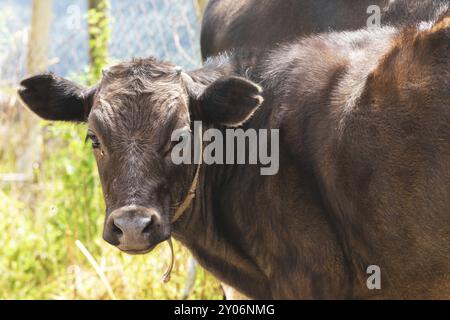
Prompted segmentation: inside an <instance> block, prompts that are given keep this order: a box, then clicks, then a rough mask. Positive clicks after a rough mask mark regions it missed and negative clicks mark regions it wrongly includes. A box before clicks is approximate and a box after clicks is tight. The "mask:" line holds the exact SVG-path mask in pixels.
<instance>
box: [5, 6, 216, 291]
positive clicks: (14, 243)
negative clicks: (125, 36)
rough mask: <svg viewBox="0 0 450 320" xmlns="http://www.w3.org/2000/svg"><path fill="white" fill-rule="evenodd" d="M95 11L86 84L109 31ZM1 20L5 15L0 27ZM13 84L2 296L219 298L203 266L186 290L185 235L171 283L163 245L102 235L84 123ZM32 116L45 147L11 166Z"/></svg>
mask: <svg viewBox="0 0 450 320" xmlns="http://www.w3.org/2000/svg"><path fill="white" fill-rule="evenodd" d="M0 1H1V0H0ZM104 2H105V1H100V3H104ZM101 9H102V10H103V9H104V8H101ZM102 12H104V11H102ZM88 19H89V20H88V21H89V24H90V25H92V26H95V28H98V29H95V30H92V29H91V30H90V35H91V36H90V43H91V46H90V47H91V51H90V53H91V61H92V64H91V66H90V68H89V70H90V71H88V72H86V73H84V74H78V75H73V76H72V78H73V79H75V80H77V81H80V82H85V83H90V82H93V81H95V80H96V78H97V77H98V76H99V74H100V70H101V68H102V67H103V64H104V63H106V61H107V49H106V48H105V47H102V46H101V44H104V43H107V41H108V38H109V36H110V30H109V27H108V24H105V23H104V16H103V13H100V14H97V13H96V12H95V8H94V9H93V8H90V10H89V15H88ZM96 19H97V20H96ZM98 21H102V22H101V23H97V22H98ZM2 26H4V23H3V24H2V17H1V16H0V35H1V33H2V32H4V31H3V30H4V28H3V29H2ZM93 33H96V34H97V37H98V39H100V40H99V42H95V41H93V40H92V39H93V38H95V37H93V36H92V34H93ZM0 40H1V39H0ZM99 44H100V45H99ZM15 89H16V88H14V87H10V86H9V87H5V86H3V87H2V86H0V137H1V141H0V230H1V231H0V243H1V244H2V245H1V249H0V299H112V298H118V299H181V298H186V297H188V298H190V299H220V298H222V290H221V289H220V285H219V283H218V282H217V281H216V280H215V279H213V277H212V276H210V275H209V274H207V272H205V271H204V270H202V269H201V268H197V277H196V278H195V282H194V285H193V288H192V290H190V291H189V290H187V289H186V285H187V284H189V280H188V279H190V278H192V276H189V275H188V273H189V270H190V268H189V264H190V255H189V253H188V251H187V250H186V249H185V248H183V247H182V246H181V245H180V244H178V243H175V255H176V260H175V269H174V271H173V273H172V280H171V281H170V282H169V283H168V284H164V283H162V281H161V280H160V279H161V276H162V275H163V273H164V272H165V270H166V267H167V265H168V263H169V259H170V252H169V249H168V248H167V247H166V246H165V245H161V246H160V247H159V248H157V250H155V251H154V252H152V253H150V254H148V255H145V256H128V255H125V254H123V253H121V252H119V251H118V250H117V249H116V248H113V247H111V246H110V245H108V244H107V243H105V242H104V241H103V240H102V238H101V234H102V230H103V219H104V202H103V197H102V194H101V190H100V185H99V179H98V175H97V169H96V165H95V160H94V158H93V156H92V153H91V150H90V147H89V144H85V141H84V138H85V134H86V129H85V128H84V126H82V125H73V124H55V123H48V122H44V121H40V120H38V119H37V117H34V116H32V115H30V113H29V111H28V110H26V109H25V108H24V107H23V106H22V105H21V104H20V102H19V101H18V100H17V97H16V96H15V94H14V92H15ZM28 119H32V121H33V124H32V125H30V126H35V124H36V123H38V126H37V131H36V132H37V134H33V137H32V140H31V141H32V144H33V147H35V148H36V150H38V154H37V156H36V157H34V158H33V161H32V163H29V167H30V170H29V172H27V173H19V174H11V173H14V172H17V168H18V167H20V166H19V165H18V164H19V163H20V162H21V161H23V155H24V153H26V152H27V150H28V149H29V146H27V144H26V143H24V141H25V140H27V139H28V134H29V128H28V126H29V123H30V122H29V120H28ZM77 240H78V241H79V243H81V244H82V246H84V247H85V248H86V249H87V251H89V253H90V255H92V257H93V258H94V260H95V261H96V263H97V264H98V266H99V270H96V269H95V266H94V265H93V264H92V263H91V262H90V261H89V260H88V258H87V257H86V255H85V254H83V252H82V251H81V250H80V246H77V244H76V243H77ZM191 271H192V269H191ZM102 275H104V277H105V279H102V278H101V276H102Z"/></svg>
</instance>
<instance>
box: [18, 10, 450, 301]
mask: <svg viewBox="0 0 450 320" xmlns="http://www.w3.org/2000/svg"><path fill="white" fill-rule="evenodd" d="M449 79H450V11H447V12H446V13H444V14H442V16H441V17H440V18H439V20H438V21H435V22H433V23H429V24H421V25H420V26H415V27H407V28H392V27H386V28H383V29H378V30H371V31H366V30H363V31H358V32H344V33H331V34H328V35H319V36H315V37H310V38H307V39H304V40H301V41H298V42H294V43H291V44H287V45H285V46H282V47H280V48H279V49H277V50H275V51H272V52H268V53H260V54H255V53H250V54H245V53H242V52H241V53H234V54H230V55H225V56H220V57H218V58H214V59H211V60H210V61H209V62H207V63H206V65H205V66H204V67H202V68H200V69H198V70H194V71H191V72H187V73H184V72H180V70H178V68H176V67H175V66H174V65H172V64H170V63H164V62H160V61H157V60H155V59H145V60H133V61H131V62H126V63H121V64H119V65H117V66H115V67H112V68H111V69H110V70H109V71H107V72H106V73H105V75H104V77H103V79H102V81H101V82H100V83H99V85H98V86H96V87H95V88H91V89H87V88H82V87H80V86H78V85H76V84H74V83H72V82H70V81H68V80H65V79H62V78H60V77H57V76H55V75H52V74H43V75H37V76H34V77H31V78H29V79H26V80H24V81H23V82H22V83H21V85H22V88H21V89H20V96H21V97H22V99H23V101H24V102H25V103H26V104H27V105H28V106H29V107H30V109H31V110H33V111H34V112H36V113H37V114H38V115H40V116H41V117H44V118H46V119H50V120H64V121H86V122H87V125H88V136H89V137H90V138H91V140H92V146H93V149H94V153H95V156H96V159H97V163H98V169H99V173H100V178H101V181H102V186H103V192H104V196H105V202H106V207H107V211H106V219H105V232H104V237H105V240H106V241H108V242H109V243H111V244H113V245H116V246H117V247H118V248H120V249H121V250H124V251H126V252H129V253H144V252H148V251H149V250H151V249H152V248H153V247H154V246H155V245H157V244H158V243H160V242H161V241H164V240H167V239H168V238H169V236H170V235H173V236H174V237H175V238H177V239H179V240H180V241H181V242H182V243H184V244H185V245H186V246H187V247H188V248H189V249H190V250H191V252H192V253H193V254H194V255H195V256H196V257H197V259H198V261H199V262H200V264H201V265H203V266H204V267H205V268H206V269H207V270H209V271H210V272H212V273H213V274H214V275H215V276H216V277H217V278H219V279H220V280H221V281H223V282H225V283H227V284H229V285H231V286H233V287H235V288H237V289H239V290H240V291H241V292H243V293H245V294H246V295H248V296H249V297H252V298H277V299H278V298H308V299H312V298H320V299H322V298H361V299H364V298H450V214H449V207H450V108H449V106H450V90H449ZM261 90H263V91H261ZM263 99H264V101H263ZM194 120H202V121H203V123H204V128H203V129H209V128H215V129H217V130H219V132H224V131H225V130H228V129H227V128H230V127H236V126H238V127H240V128H242V129H252V128H253V129H279V130H280V131H279V133H280V142H279V159H280V168H279V172H278V174H276V175H268V176H262V175H261V174H260V169H261V168H260V166H259V165H250V164H247V165H237V164H234V165H233V164H228V165H220V164H215V165H206V164H202V165H195V164H185V165H175V164H174V163H173V159H171V157H170V156H169V155H171V154H172V155H173V153H172V152H171V151H170V150H172V148H174V147H176V146H177V144H176V145H175V146H174V143H173V142H172V139H171V135H172V133H173V132H174V130H176V129H179V131H181V132H182V133H184V135H185V136H187V137H191V135H192V134H193V130H194V128H193V121H194ZM193 140H194V139H192V137H191V140H190V141H191V142H192V141H193ZM205 147H206V146H205ZM228 151H230V150H228ZM235 151H236V150H235ZM192 194H195V198H193V199H192ZM180 208H182V209H183V210H181V211H180ZM371 266H376V267H375V269H373V270H375V272H376V270H377V268H378V267H379V268H380V269H379V270H381V289H379V290H377V289H374V288H373V287H371V286H367V278H368V277H369V275H368V274H367V270H372V269H370V268H371ZM375 275H376V274H375ZM369 282H370V281H369Z"/></svg>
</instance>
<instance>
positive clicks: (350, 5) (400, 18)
mask: <svg viewBox="0 0 450 320" xmlns="http://www.w3.org/2000/svg"><path fill="white" fill-rule="evenodd" d="M373 5H376V6H378V7H379V8H380V13H381V21H380V22H381V24H382V25H384V26H386V25H392V26H399V25H411V24H415V23H418V22H421V21H429V20H431V19H433V18H435V16H436V14H439V12H440V7H444V6H446V5H448V0H282V1H280V0H211V1H210V2H209V3H208V6H207V7H206V10H205V14H204V18H203V25H202V34H201V49H202V56H203V58H204V59H206V58H207V57H210V56H215V55H217V54H219V53H221V52H225V51H230V50H233V49H236V48H243V47H247V48H248V47H250V48H262V49H266V48H269V47H273V46H274V45H275V44H279V43H283V42H286V41H291V40H295V39H296V38H298V37H300V36H306V35H310V34H314V33H322V32H329V31H343V30H357V29H361V28H364V27H366V26H367V25H368V20H369V24H372V23H373V22H374V20H373V19H371V18H372V17H373V15H374V13H375V11H373V9H372V8H373V7H371V6H373Z"/></svg>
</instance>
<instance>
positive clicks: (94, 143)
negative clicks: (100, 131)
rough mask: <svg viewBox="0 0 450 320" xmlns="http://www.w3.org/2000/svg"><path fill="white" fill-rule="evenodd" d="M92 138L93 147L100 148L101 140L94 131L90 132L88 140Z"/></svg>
mask: <svg viewBox="0 0 450 320" xmlns="http://www.w3.org/2000/svg"><path fill="white" fill-rule="evenodd" d="M88 139H89V140H91V142H92V148H93V149H99V148H100V141H99V140H98V138H97V136H96V135H95V134H92V133H88V134H87V136H86V141H87V140H88Z"/></svg>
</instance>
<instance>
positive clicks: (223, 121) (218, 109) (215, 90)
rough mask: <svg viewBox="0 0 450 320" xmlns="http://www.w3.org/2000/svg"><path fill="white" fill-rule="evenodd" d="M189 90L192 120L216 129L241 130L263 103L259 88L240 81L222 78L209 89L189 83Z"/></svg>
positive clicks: (253, 84) (239, 79)
mask: <svg viewBox="0 0 450 320" xmlns="http://www.w3.org/2000/svg"><path fill="white" fill-rule="evenodd" d="M191 86H192V87H191V88H190V90H189V89H188V91H189V92H191V94H190V96H191V98H193V99H192V100H193V103H192V104H193V107H191V112H192V113H193V114H194V117H195V118H196V119H199V120H202V121H205V122H209V123H213V124H216V125H225V126H230V127H236V126H240V125H242V124H243V123H245V122H246V121H247V120H248V119H249V118H250V117H251V116H252V115H253V113H254V112H255V111H256V109H257V108H258V107H259V106H260V105H261V104H262V102H263V101H264V99H263V97H262V95H261V94H262V89H261V87H260V86H258V85H257V84H255V83H253V82H251V81H249V80H247V79H244V78H241V77H234V76H231V77H222V78H220V79H218V80H216V81H214V82H213V83H212V84H210V85H208V86H201V85H198V84H195V83H192V82H191Z"/></svg>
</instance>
